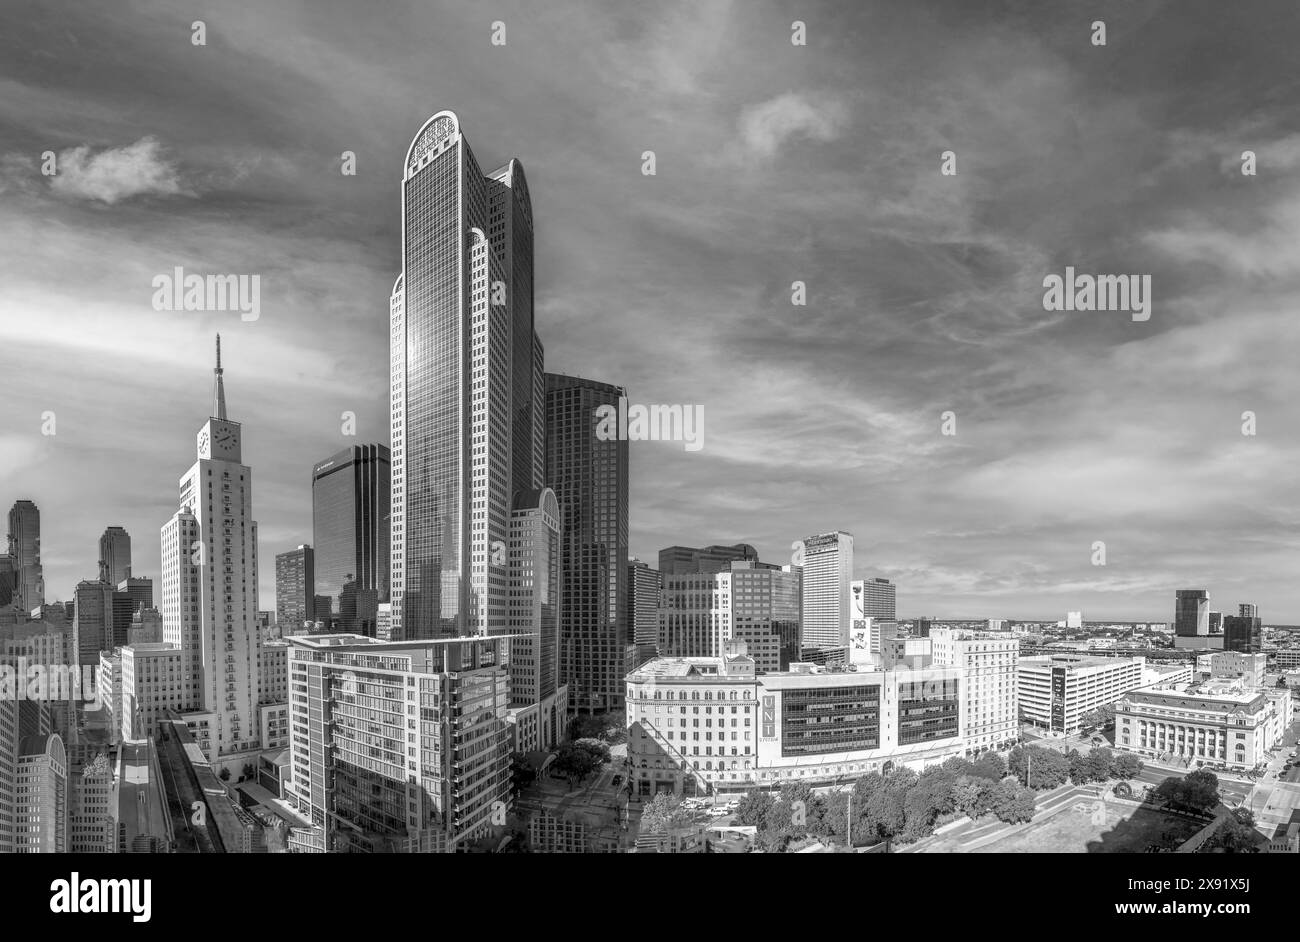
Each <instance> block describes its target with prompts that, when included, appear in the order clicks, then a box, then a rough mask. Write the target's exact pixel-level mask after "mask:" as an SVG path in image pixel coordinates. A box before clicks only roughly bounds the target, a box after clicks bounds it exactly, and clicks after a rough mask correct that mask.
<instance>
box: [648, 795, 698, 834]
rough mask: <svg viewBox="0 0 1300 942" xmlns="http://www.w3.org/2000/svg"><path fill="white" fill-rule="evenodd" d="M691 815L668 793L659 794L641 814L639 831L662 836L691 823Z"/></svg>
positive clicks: (678, 799)
mask: <svg viewBox="0 0 1300 942" xmlns="http://www.w3.org/2000/svg"><path fill="white" fill-rule="evenodd" d="M691 820H692V815H691V813H690V812H689V811H687V810H686V809H685V808H683V807H682V800H681V799H680V798H676V797H674V796H673V795H671V794H669V793H668V792H659V793H658V794H657V795H655V796H654V798H652V799H650V803H649V804H647V805H646V806H645V809H644V810H643V811H642V812H641V831H642V833H645V834H663V833H665V832H667V831H670V830H672V829H673V828H678V827H684V826H686V825H688V824H690V823H691Z"/></svg>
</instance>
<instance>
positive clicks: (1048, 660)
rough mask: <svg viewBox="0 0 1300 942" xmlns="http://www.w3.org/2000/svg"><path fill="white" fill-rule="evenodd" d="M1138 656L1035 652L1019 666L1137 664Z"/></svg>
mask: <svg viewBox="0 0 1300 942" xmlns="http://www.w3.org/2000/svg"><path fill="white" fill-rule="evenodd" d="M1141 660H1142V659H1141V658H1138V657H1102V656H1101V655H1099V654H1035V655H1032V656H1030V657H1022V658H1021V659H1020V664H1019V666H1021V667H1065V668H1073V669H1077V668H1085V667H1105V666H1107V665H1111V666H1114V665H1117V664H1136V663H1139V662H1141Z"/></svg>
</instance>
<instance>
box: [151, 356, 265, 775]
mask: <svg viewBox="0 0 1300 942" xmlns="http://www.w3.org/2000/svg"><path fill="white" fill-rule="evenodd" d="M212 372H213V390H212V415H211V416H210V417H209V419H208V420H207V422H205V423H204V424H203V427H202V428H201V429H200V430H199V433H198V435H197V437H196V439H195V444H196V446H197V449H196V450H197V460H196V461H195V462H194V465H193V467H191V468H190V470H189V471H188V472H187V473H186V474H185V475H184V476H183V477H182V478H181V479H180V487H179V494H178V501H177V505H178V507H179V509H178V510H177V512H176V513H175V514H174V515H173V517H172V519H171V520H170V521H168V522H167V523H166V524H165V525H164V526H163V528H162V550H163V553H162V556H163V559H162V570H163V571H162V583H163V591H162V601H163V605H162V609H163V638H164V640H165V641H166V642H167V643H169V644H174V645H176V646H177V647H178V648H179V649H180V651H181V660H182V670H181V674H180V676H179V677H177V679H176V681H177V684H178V688H179V689H178V690H177V693H178V694H179V700H180V703H179V704H178V706H179V708H180V712H181V713H182V715H183V716H184V717H185V719H186V723H187V725H189V726H190V729H191V730H192V731H193V732H194V734H195V739H196V740H197V741H198V743H199V745H200V747H201V748H202V749H203V751H204V753H205V754H206V755H207V756H208V758H209V760H210V761H217V760H218V758H220V757H232V756H238V755H242V754H244V753H248V752H251V751H254V750H256V748H257V747H258V745H259V727H258V722H259V719H258V712H257V705H258V698H259V691H258V677H259V675H258V665H257V658H258V634H257V628H256V616H257V523H256V522H255V521H254V520H253V472H252V469H251V468H249V467H248V466H247V465H245V464H244V463H243V460H242V448H241V446H242V443H241V441H240V438H241V430H240V425H239V423H238V422H232V421H230V419H228V418H227V417H226V390H225V385H224V382H223V379H222V370H221V337H220V336H218V337H217V365H216V369H214V370H213V371H212ZM231 761H234V760H233V759H232V760H231Z"/></svg>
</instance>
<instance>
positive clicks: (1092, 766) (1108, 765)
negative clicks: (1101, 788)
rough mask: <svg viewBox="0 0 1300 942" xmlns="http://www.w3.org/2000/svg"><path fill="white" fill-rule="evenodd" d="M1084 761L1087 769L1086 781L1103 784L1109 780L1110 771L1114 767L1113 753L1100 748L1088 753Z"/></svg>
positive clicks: (1103, 747)
mask: <svg viewBox="0 0 1300 942" xmlns="http://www.w3.org/2000/svg"><path fill="white" fill-rule="evenodd" d="M1084 761H1085V763H1086V765H1087V769H1088V780H1089V781H1091V782H1104V781H1106V779H1108V778H1110V774H1111V769H1113V768H1114V766H1115V753H1113V752H1111V751H1110V749H1108V748H1106V747H1105V746H1102V747H1100V748H1098V749H1094V750H1092V752H1090V753H1088V756H1087V758H1086V759H1085V760H1084Z"/></svg>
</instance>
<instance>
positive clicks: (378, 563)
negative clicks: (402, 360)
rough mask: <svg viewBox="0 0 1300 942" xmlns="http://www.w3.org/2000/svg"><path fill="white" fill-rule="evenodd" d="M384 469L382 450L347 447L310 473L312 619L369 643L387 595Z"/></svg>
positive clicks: (388, 494) (388, 486)
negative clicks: (313, 556) (313, 578)
mask: <svg viewBox="0 0 1300 942" xmlns="http://www.w3.org/2000/svg"><path fill="white" fill-rule="evenodd" d="M389 464H390V462H389V451H388V446H387V445H353V446H352V447H350V448H345V449H343V450H342V451H340V452H338V453H337V454H335V455H331V456H330V457H329V458H326V459H325V460H324V461H322V462H320V463H318V464H317V465H316V466H315V467H314V468H312V472H311V505H312V530H313V540H312V544H313V549H315V551H316V588H315V595H316V597H317V600H318V605H317V609H316V618H317V619H319V620H321V621H327V622H329V623H330V626H331V627H332V628H335V629H337V630H339V631H346V632H350V633H356V634H363V635H366V636H367V637H371V638H373V637H374V635H375V614H376V606H377V605H378V604H379V603H380V602H387V601H388V593H389V576H388V560H389V551H390V546H389V530H388V517H389V513H388V511H389V505H390V502H391V500H392V486H393V482H392V474H391V472H390V468H389ZM321 597H326V598H328V599H329V608H328V610H326V609H325V607H324V606H323V605H320V604H319V600H320V599H321Z"/></svg>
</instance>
